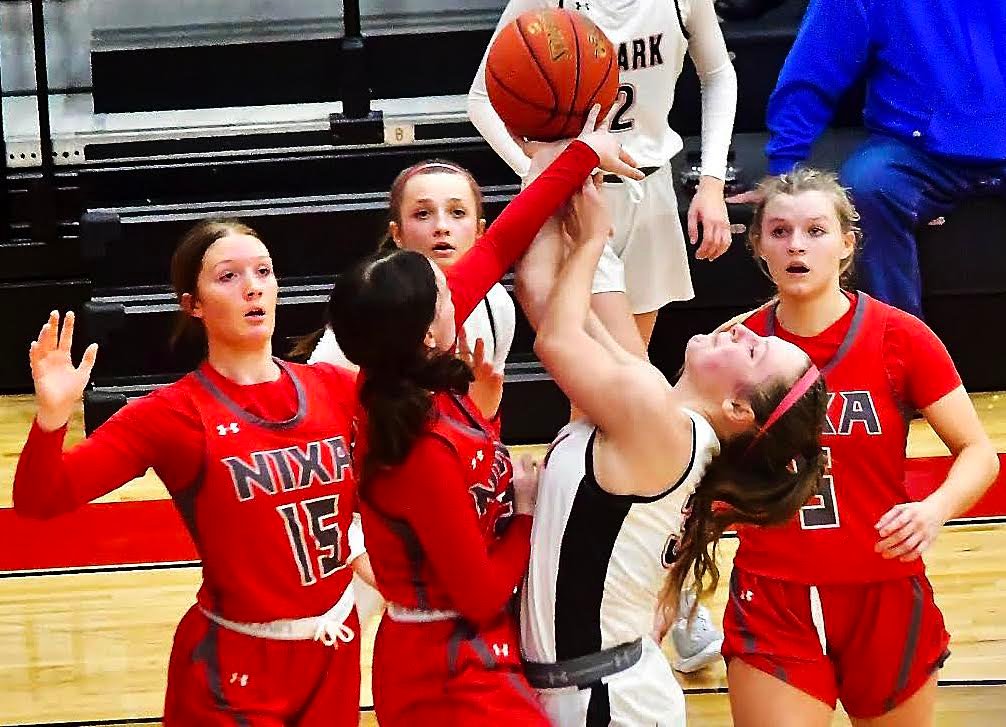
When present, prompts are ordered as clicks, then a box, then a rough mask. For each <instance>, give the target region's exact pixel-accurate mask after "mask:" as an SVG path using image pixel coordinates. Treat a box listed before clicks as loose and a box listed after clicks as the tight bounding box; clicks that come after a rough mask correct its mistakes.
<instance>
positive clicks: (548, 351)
mask: <svg viewBox="0 0 1006 727" xmlns="http://www.w3.org/2000/svg"><path fill="white" fill-rule="evenodd" d="M561 345H562V344H561V341H560V340H559V337H558V336H556V335H555V334H554V333H553V332H552V331H551V330H549V327H548V326H547V325H546V323H544V322H543V323H542V326H541V328H540V329H539V330H538V335H536V336H535V338H534V355H535V356H537V357H538V360H539V361H541V363H542V364H543V365H544V366H545V367H546V368H549V367H550V366H551V364H552V363H553V362H554V361H555V358H556V356H557V355H558V352H559V350H560V348H561Z"/></svg>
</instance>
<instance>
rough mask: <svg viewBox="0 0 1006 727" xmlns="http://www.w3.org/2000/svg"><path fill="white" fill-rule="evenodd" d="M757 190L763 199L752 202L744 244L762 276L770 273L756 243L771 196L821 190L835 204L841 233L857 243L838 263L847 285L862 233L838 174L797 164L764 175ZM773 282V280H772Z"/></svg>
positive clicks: (770, 277)
mask: <svg viewBox="0 0 1006 727" xmlns="http://www.w3.org/2000/svg"><path fill="white" fill-rule="evenodd" d="M758 191H759V192H761V194H762V201H761V202H759V203H758V204H757V205H756V206H755V209H754V214H753V216H752V218H751V225H750V227H748V240H747V244H748V249H749V250H750V251H751V254H752V255H754V258H755V263H757V265H758V267H759V268H760V269H761V271H762V272H763V273H765V276H766V277H768V279H769V280H772V276H771V275H770V274H769V272H768V266H766V265H765V261H764V260H762V259H761V257H760V256H759V254H758V247H759V245H761V239H762V237H761V226H762V221H763V220H764V219H765V207H766V206H767V205H768V203H769V202H770V201H771V200H772V199H774V198H775V197H778V196H779V195H781V194H786V195H789V196H796V195H798V194H802V193H803V192H822V193H824V194H826V195H828V196H829V197H831V200H832V203H833V204H834V206H835V216H836V217H838V223H839V226H840V228H841V230H842V234H845V233H847V232H851V233H852V234H853V235H854V236H855V238H856V245H855V247H854V248H853V251H852V254H851V255H849V257H847V258H846V259H845V260H844V261H843V262H842V266H841V278H840V280H841V283H842V285H847V284H848V283H849V281H850V280H851V279H852V276H853V273H854V267H855V260H856V250H857V249H858V247H859V243H860V242H861V240H862V238H863V235H862V233H861V232H860V230H859V227H858V226H857V224H856V223H857V222H859V213H858V212H857V211H856V208H855V206H854V205H853V204H852V198H851V197H850V196H849V191H848V190H847V189H846V188H845V187H843V186H842V185H841V183H840V182H839V181H838V176H837V175H835V174H833V173H832V172H823V171H821V170H819V169H811V168H809V167H801V166H798V167H794V169H793V171H791V172H789V173H787V174H778V175H776V176H774V177H765V178H764V179H763V180H762V181H761V182H759V184H758ZM772 282H775V281H774V280H773V281H772Z"/></svg>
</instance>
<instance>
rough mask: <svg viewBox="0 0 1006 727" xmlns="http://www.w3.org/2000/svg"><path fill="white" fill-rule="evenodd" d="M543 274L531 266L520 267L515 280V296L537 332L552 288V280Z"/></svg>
mask: <svg viewBox="0 0 1006 727" xmlns="http://www.w3.org/2000/svg"><path fill="white" fill-rule="evenodd" d="M542 272H543V271H540V270H536V269H533V268H531V267H530V266H519V267H518V269H517V275H516V277H515V278H514V295H516V296H517V302H519V303H520V307H521V309H523V311H524V316H525V317H526V318H527V321H528V323H530V324H531V328H532V329H534V330H535V331H537V330H538V327H539V324H540V323H541V316H542V313H543V312H544V310H545V304H546V303H547V302H548V296H549V293H550V288H551V280H550V279H549V277H548V275H544V274H542Z"/></svg>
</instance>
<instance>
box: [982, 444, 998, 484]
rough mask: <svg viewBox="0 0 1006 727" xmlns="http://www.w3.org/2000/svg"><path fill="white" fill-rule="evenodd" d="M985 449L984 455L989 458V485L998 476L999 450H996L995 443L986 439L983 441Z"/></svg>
mask: <svg viewBox="0 0 1006 727" xmlns="http://www.w3.org/2000/svg"><path fill="white" fill-rule="evenodd" d="M985 450H986V456H987V457H988V458H989V485H991V484H992V483H993V482H995V481H996V478H997V477H999V470H1000V469H1001V467H1000V463H999V452H997V451H996V448H995V445H993V444H992V442H990V441H988V440H986V441H985Z"/></svg>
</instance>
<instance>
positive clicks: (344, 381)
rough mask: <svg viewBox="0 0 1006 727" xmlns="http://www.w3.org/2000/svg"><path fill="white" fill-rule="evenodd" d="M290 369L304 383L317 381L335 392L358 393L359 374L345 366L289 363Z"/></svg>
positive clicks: (320, 363)
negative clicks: (357, 378)
mask: <svg viewBox="0 0 1006 727" xmlns="http://www.w3.org/2000/svg"><path fill="white" fill-rule="evenodd" d="M286 365H287V366H288V367H289V369H290V370H291V371H292V372H293V373H294V374H295V375H297V376H298V377H300V378H301V380H302V381H316V382H318V383H319V384H320V385H322V386H325V387H327V388H329V389H331V390H333V391H335V392H342V393H345V392H352V393H354V394H355V392H356V377H357V372H356V371H354V370H352V369H348V368H346V367H345V366H339V365H337V364H332V363H327V362H321V361H319V362H318V363H312V364H298V363H287V364H286Z"/></svg>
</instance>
